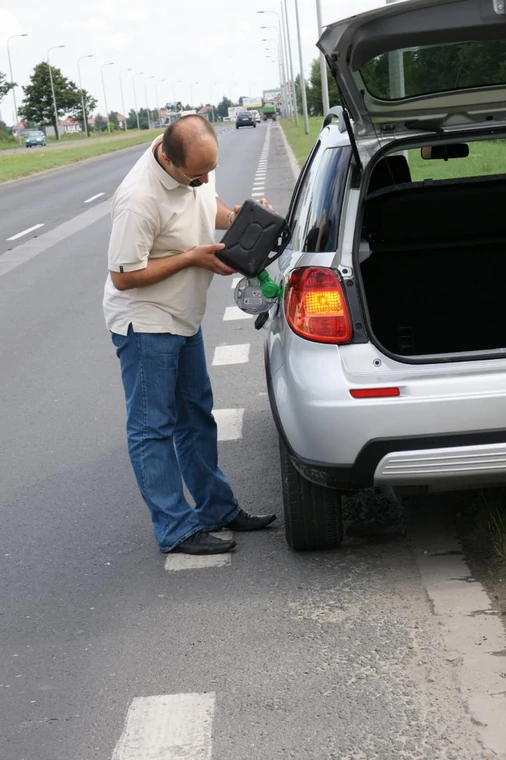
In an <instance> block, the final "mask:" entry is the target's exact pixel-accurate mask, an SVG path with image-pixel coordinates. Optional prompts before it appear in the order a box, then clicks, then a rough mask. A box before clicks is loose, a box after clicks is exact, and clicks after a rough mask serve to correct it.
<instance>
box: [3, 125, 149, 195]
mask: <svg viewBox="0 0 506 760" xmlns="http://www.w3.org/2000/svg"><path fill="white" fill-rule="evenodd" d="M159 134H161V130H160V129H155V130H141V131H140V132H139V131H137V130H130V131H129V132H127V134H126V135H125V134H124V133H123V134H118V135H114V136H111V137H109V136H107V137H99V138H96V139H89V140H87V139H86V138H84V139H83V140H67V141H65V140H64V141H62V144H61V145H56V144H55V145H54V146H48V147H47V148H29V149H28V148H22V149H19V150H16V151H9V152H5V153H4V154H2V153H1V152H0V182H7V181H8V180H13V179H20V178H21V177H28V176H30V175H31V174H37V173H39V172H43V171H47V170H48V169H55V168H57V167H60V166H66V165H68V164H73V163H76V162H78V161H83V160H84V159H86V158H93V157H94V156H102V155H105V154H106V153H112V152H114V151H117V150H122V149H123V148H130V147H132V146H134V145H141V144H142V143H147V142H151V140H153V139H154V138H155V137H156V135H159ZM76 143H77V144H76Z"/></svg>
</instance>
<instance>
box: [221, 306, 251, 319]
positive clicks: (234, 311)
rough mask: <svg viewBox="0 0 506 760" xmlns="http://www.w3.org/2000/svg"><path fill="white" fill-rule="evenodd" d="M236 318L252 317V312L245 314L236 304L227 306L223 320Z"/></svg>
mask: <svg viewBox="0 0 506 760" xmlns="http://www.w3.org/2000/svg"><path fill="white" fill-rule="evenodd" d="M236 319H253V314H246V312H245V311H241V310H240V308H239V307H238V306H227V308H226V309H225V314H224V315H223V321H224V322H233V321H234V320H236Z"/></svg>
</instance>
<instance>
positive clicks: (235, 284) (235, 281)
mask: <svg viewBox="0 0 506 760" xmlns="http://www.w3.org/2000/svg"><path fill="white" fill-rule="evenodd" d="M241 280H242V277H234V279H233V280H232V285H231V286H230V287H231V288H232V289H233V290H235V288H236V287H237V285H238V284H239V283H240V282H241Z"/></svg>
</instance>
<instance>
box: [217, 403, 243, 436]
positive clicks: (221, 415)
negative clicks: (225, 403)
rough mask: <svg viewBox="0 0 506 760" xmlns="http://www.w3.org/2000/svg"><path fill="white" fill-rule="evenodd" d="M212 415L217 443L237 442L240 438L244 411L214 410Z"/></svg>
mask: <svg viewBox="0 0 506 760" xmlns="http://www.w3.org/2000/svg"><path fill="white" fill-rule="evenodd" d="M213 415H214V419H215V420H216V424H217V425H218V441H238V440H239V438H242V421H243V417H244V409H215V410H214V411H213Z"/></svg>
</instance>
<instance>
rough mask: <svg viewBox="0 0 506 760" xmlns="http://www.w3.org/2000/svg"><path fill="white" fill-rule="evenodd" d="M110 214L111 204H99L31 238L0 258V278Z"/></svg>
mask: <svg viewBox="0 0 506 760" xmlns="http://www.w3.org/2000/svg"><path fill="white" fill-rule="evenodd" d="M110 213H111V204H110V202H108V201H105V202H104V203H99V204H98V205H96V206H91V208H89V209H87V210H86V211H83V213H82V214H79V215H78V216H75V217H74V218H73V219H70V220H69V221H68V222H64V223H63V224H60V226H59V227H55V228H54V229H52V230H50V231H49V232H45V233H44V234H43V235H40V237H33V238H30V239H29V240H27V241H26V242H24V243H21V245H18V246H17V248H14V249H13V250H12V251H7V252H6V253H4V254H2V256H0V277H3V276H4V274H8V273H9V272H11V271H12V270H13V269H16V267H19V266H21V265H22V264H26V262H27V261H30V260H31V259H33V258H35V256H38V255H39V254H41V253H44V251H47V250H49V248H52V247H53V245H56V244H57V243H61V241H62V240H65V239H66V238H68V237H69V236H70V235H75V233H76V232H80V231H81V230H84V229H85V228H86V227H89V225H90V224H94V223H95V222H97V221H98V220H99V219H102V218H103V217H104V216H105V215H106V214H107V215H109V214H110Z"/></svg>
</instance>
